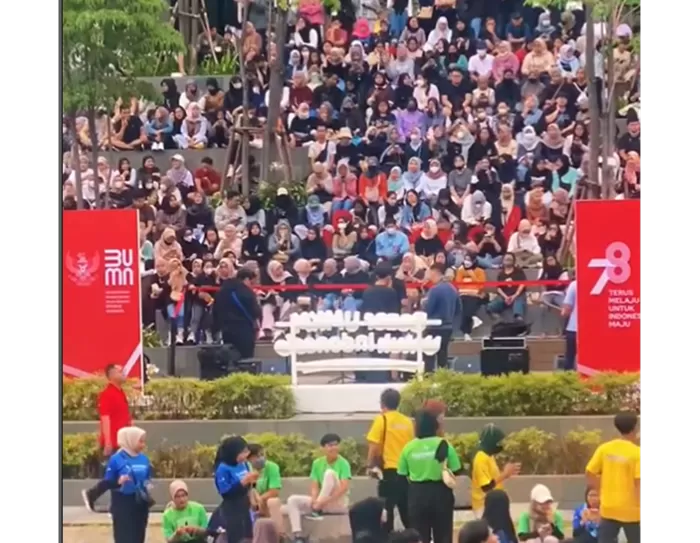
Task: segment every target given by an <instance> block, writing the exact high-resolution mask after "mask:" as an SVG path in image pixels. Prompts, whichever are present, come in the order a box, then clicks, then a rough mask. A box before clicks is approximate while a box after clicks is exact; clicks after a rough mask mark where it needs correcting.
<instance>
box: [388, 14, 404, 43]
mask: <svg viewBox="0 0 700 543" xmlns="http://www.w3.org/2000/svg"><path fill="white" fill-rule="evenodd" d="M406 23H408V13H406V11H404V12H403V13H396V12H393V13H392V14H391V16H390V17H389V31H390V32H391V37H392V38H396V39H398V38H399V36H400V35H401V32H402V31H403V29H404V28H406Z"/></svg>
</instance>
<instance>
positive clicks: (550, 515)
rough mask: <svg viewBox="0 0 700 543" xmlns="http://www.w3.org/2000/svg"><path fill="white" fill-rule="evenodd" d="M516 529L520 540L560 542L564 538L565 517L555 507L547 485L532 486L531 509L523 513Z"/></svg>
mask: <svg viewBox="0 0 700 543" xmlns="http://www.w3.org/2000/svg"><path fill="white" fill-rule="evenodd" d="M515 531H516V532H517V533H518V539H519V540H520V541H533V542H534V541H536V542H537V543H558V542H559V541H561V540H562V539H564V517H563V516H562V514H561V513H560V512H559V511H557V510H556V509H555V508H554V498H553V497H552V493H551V492H550V491H549V489H548V488H547V487H546V486H544V485H542V484H537V485H535V486H534V487H532V491H531V492H530V510H529V511H523V512H522V513H521V515H520V517H519V518H518V526H517V528H516V530H515Z"/></svg>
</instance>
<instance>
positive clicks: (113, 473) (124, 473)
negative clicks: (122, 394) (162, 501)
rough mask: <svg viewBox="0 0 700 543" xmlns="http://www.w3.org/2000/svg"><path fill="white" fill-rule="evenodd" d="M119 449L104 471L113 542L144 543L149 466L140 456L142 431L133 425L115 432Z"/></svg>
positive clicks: (141, 452)
mask: <svg viewBox="0 0 700 543" xmlns="http://www.w3.org/2000/svg"><path fill="white" fill-rule="evenodd" d="M117 444H118V445H119V450H118V451H117V452H115V453H114V454H113V455H112V456H111V458H110V459H109V462H107V469H106V470H105V477H104V478H105V480H107V481H109V482H110V483H111V487H112V494H111V504H110V513H111V514H112V533H113V535H114V543H144V542H145V541H146V527H147V526H148V509H149V508H150V507H151V505H153V500H152V498H151V489H152V484H151V474H152V470H151V464H150V462H149V460H148V457H147V456H146V455H145V454H143V450H144V448H145V447H146V432H145V430H142V429H141V428H138V427H137V426H126V427H124V428H122V429H121V430H119V432H117Z"/></svg>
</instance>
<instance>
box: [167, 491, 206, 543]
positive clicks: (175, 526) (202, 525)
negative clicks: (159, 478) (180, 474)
mask: <svg viewBox="0 0 700 543" xmlns="http://www.w3.org/2000/svg"><path fill="white" fill-rule="evenodd" d="M168 490H169V492H170V503H169V504H168V505H167V506H166V508H165V511H164V512H163V537H164V538H165V540H166V541H167V542H171V541H172V542H180V541H183V542H185V541H187V542H190V543H206V541H207V534H208V531H207V526H208V524H209V519H208V515H207V510H206V509H205V508H204V506H203V505H202V504H201V503H198V502H195V501H190V497H189V490H188V489H187V483H185V481H182V480H180V479H176V480H174V481H173V482H172V483H170V487H169V489H168Z"/></svg>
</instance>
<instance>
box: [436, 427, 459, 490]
mask: <svg viewBox="0 0 700 543" xmlns="http://www.w3.org/2000/svg"><path fill="white" fill-rule="evenodd" d="M447 451H448V444H447V441H445V440H444V439H443V440H442V441H441V442H440V444H439V445H438V448H437V450H436V451H435V460H437V461H438V462H440V464H441V465H442V482H443V484H444V485H445V486H446V487H447V488H449V489H450V490H454V489H455V488H457V477H455V474H454V473H452V470H450V468H448V467H447Z"/></svg>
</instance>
